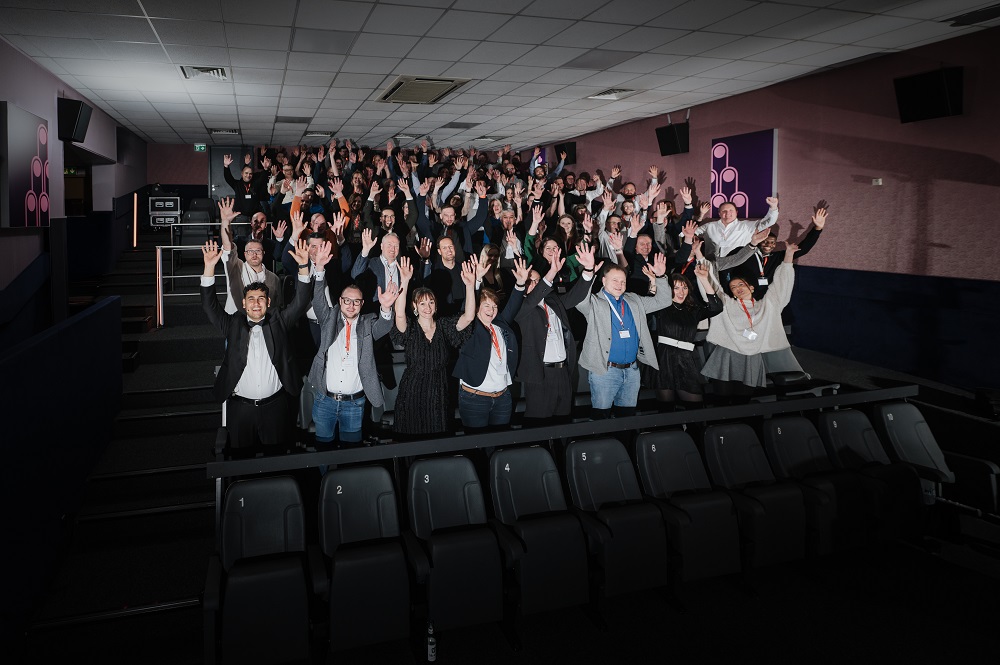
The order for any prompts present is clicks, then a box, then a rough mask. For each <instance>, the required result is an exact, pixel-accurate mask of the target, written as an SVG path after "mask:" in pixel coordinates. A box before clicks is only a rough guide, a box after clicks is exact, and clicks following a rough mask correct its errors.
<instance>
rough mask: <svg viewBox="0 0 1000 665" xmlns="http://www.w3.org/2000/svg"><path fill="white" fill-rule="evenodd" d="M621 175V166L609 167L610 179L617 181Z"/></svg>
mask: <svg viewBox="0 0 1000 665" xmlns="http://www.w3.org/2000/svg"><path fill="white" fill-rule="evenodd" d="M621 174H622V165H621V164H615V165H614V166H612V167H611V177H612V178H614V179H615V180H617V179H618V177H619V176H620V175H621Z"/></svg>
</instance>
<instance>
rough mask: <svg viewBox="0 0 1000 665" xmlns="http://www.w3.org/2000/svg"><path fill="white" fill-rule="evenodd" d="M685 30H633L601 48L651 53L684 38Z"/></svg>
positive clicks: (645, 28) (642, 28)
mask: <svg viewBox="0 0 1000 665" xmlns="http://www.w3.org/2000/svg"><path fill="white" fill-rule="evenodd" d="M686 34H687V32H685V31H683V30H668V29H666V28H647V27H641V28H633V29H632V30H629V31H628V32H626V33H625V34H624V35H622V36H621V37H617V38H615V39H612V40H611V41H609V42H605V43H604V44H602V46H601V48H603V49H610V50H617V51H639V52H645V51H651V50H653V49H655V48H659V47H661V46H664V45H665V44H669V43H670V42H672V41H674V40H676V39H680V38H682V37H684V36H685V35H686Z"/></svg>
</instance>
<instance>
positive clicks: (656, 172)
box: [649, 164, 660, 180]
mask: <svg viewBox="0 0 1000 665" xmlns="http://www.w3.org/2000/svg"><path fill="white" fill-rule="evenodd" d="M649 177H650V178H652V179H653V180H656V179H657V178H659V177H660V169H659V167H657V166H656V164H653V165H652V166H650V167H649Z"/></svg>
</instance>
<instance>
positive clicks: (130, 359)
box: [122, 351, 139, 374]
mask: <svg viewBox="0 0 1000 665" xmlns="http://www.w3.org/2000/svg"><path fill="white" fill-rule="evenodd" d="M137 369H139V352H138V351H123V352H122V372H125V373H126V374H131V373H132V372H134V371H135V370H137Z"/></svg>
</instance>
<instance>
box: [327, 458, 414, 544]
mask: <svg viewBox="0 0 1000 665" xmlns="http://www.w3.org/2000/svg"><path fill="white" fill-rule="evenodd" d="M398 535H399V519H398V517H397V514H396V492H395V490H394V489H393V487H392V478H391V477H389V472H388V471H386V470H385V468H383V467H381V466H367V467H354V468H351V469H336V470H334V471H328V472H327V474H326V475H325V476H324V477H323V483H322V484H321V485H320V490H319V539H320V545H321V546H322V548H323V553H324V554H326V555H327V556H333V553H334V552H336V551H337V548H338V547H339V546H341V545H344V544H348V543H356V542H361V541H365V540H375V539H378V538H395V537H396V536H398Z"/></svg>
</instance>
